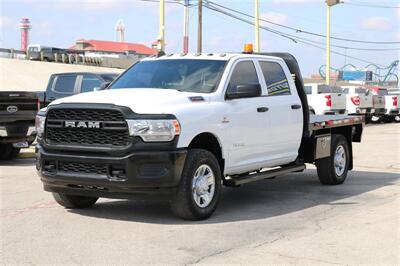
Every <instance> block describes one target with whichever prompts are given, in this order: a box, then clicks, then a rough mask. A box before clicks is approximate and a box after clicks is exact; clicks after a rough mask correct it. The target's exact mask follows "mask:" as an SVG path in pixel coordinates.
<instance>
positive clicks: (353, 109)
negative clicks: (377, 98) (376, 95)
mask: <svg viewBox="0 0 400 266" xmlns="http://www.w3.org/2000/svg"><path fill="white" fill-rule="evenodd" d="M343 93H345V94H346V110H347V113H348V114H364V115H366V116H370V115H371V114H372V113H374V112H375V109H374V108H373V107H374V103H373V95H372V94H371V93H369V91H368V90H367V89H365V88H362V87H358V88H356V87H344V88H343Z"/></svg>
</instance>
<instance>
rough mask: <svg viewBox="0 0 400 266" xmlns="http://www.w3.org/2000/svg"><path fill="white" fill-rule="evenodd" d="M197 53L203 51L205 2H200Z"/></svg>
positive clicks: (200, 0)
mask: <svg viewBox="0 0 400 266" xmlns="http://www.w3.org/2000/svg"><path fill="white" fill-rule="evenodd" d="M198 8H199V10H198V26H197V53H199V54H200V53H201V51H202V38H203V36H202V35H203V34H202V27H203V1H202V0H198Z"/></svg>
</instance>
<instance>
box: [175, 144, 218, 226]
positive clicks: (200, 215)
mask: <svg viewBox="0 0 400 266" xmlns="http://www.w3.org/2000/svg"><path fill="white" fill-rule="evenodd" d="M203 165H206V166H208V167H209V168H210V169H211V170H212V172H213V174H214V185H215V186H214V194H213V196H212V199H211V201H210V203H209V204H208V205H207V206H204V207H201V206H199V205H198V204H197V203H196V201H195V198H194V197H195V196H194V195H193V189H192V186H193V181H194V177H195V174H196V172H197V170H198V169H200V167H201V166H203ZM208 190H209V191H210V187H208ZM220 194H221V170H220V167H219V164H218V161H217V159H216V158H215V156H214V155H213V154H212V153H211V152H209V151H206V150H202V149H191V150H189V151H188V154H187V157H186V162H185V166H184V168H183V171H182V176H181V182H180V184H179V188H178V191H177V193H176V195H175V196H174V198H173V200H172V202H171V209H172V211H173V213H174V214H175V215H177V216H178V217H180V218H182V219H185V220H204V219H207V218H208V217H210V216H211V215H212V214H213V212H214V211H215V209H216V208H217V203H218V200H219V197H220Z"/></svg>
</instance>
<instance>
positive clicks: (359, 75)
mask: <svg viewBox="0 0 400 266" xmlns="http://www.w3.org/2000/svg"><path fill="white" fill-rule="evenodd" d="M339 80H347V81H349V80H357V81H371V80H372V71H358V70H356V71H348V70H344V71H340V72H339Z"/></svg>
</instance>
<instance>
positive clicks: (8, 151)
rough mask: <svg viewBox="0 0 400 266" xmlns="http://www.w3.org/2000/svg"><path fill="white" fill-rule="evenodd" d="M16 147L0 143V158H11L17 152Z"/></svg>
mask: <svg viewBox="0 0 400 266" xmlns="http://www.w3.org/2000/svg"><path fill="white" fill-rule="evenodd" d="M19 150H20V149H18V148H14V147H13V145H12V144H10V143H6V144H0V160H11V159H13V158H15V157H16V156H17V155H18V153H19Z"/></svg>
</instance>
